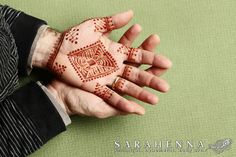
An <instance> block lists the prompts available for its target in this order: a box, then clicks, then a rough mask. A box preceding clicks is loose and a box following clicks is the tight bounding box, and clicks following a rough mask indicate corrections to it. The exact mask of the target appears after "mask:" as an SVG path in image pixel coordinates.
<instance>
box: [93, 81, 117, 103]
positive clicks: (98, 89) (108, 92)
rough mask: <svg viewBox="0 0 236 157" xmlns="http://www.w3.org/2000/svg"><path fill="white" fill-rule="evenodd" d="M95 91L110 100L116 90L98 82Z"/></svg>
mask: <svg viewBox="0 0 236 157" xmlns="http://www.w3.org/2000/svg"><path fill="white" fill-rule="evenodd" d="M93 93H94V94H95V95H97V96H99V97H100V98H102V99H104V100H109V99H110V98H111V96H112V94H113V93H114V91H112V90H111V89H109V88H108V87H106V86H102V85H100V84H99V83H97V84H96V87H95V90H94V92H93Z"/></svg>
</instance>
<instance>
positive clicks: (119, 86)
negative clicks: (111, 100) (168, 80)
mask: <svg viewBox="0 0 236 157" xmlns="http://www.w3.org/2000/svg"><path fill="white" fill-rule="evenodd" d="M113 88H114V89H115V90H118V91H119V92H122V93H124V94H127V95H130V96H132V97H134V98H136V99H139V100H141V101H144V102H147V103H150V104H156V103H157V101H158V98H157V96H156V95H154V94H152V93H150V92H148V91H147V90H144V89H143V88H141V87H139V86H137V85H136V84H134V83H132V82H130V81H127V80H125V79H123V78H119V79H118V80H117V81H116V82H115V85H114V87H113ZM131 89H132V90H131Z"/></svg>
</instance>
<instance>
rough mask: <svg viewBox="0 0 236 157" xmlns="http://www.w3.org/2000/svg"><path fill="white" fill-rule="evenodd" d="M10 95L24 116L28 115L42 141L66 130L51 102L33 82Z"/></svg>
mask: <svg viewBox="0 0 236 157" xmlns="http://www.w3.org/2000/svg"><path fill="white" fill-rule="evenodd" d="M11 97H12V98H13V99H14V101H15V102H16V104H17V105H18V106H19V108H20V109H21V110H22V111H23V113H24V114H25V116H27V117H30V118H31V119H32V121H33V122H34V123H35V126H36V130H38V134H39V137H40V138H41V139H42V141H43V142H44V143H46V142H47V141H48V140H49V139H51V138H53V137H54V136H56V135H57V134H59V133H61V132H62V131H65V130H66V127H65V124H64V122H63V120H62V118H61V116H60V115H59V113H58V112H57V110H56V109H55V107H54V106H53V104H52V102H51V101H50V99H49V98H48V97H47V95H46V94H45V93H44V92H43V90H42V89H41V88H40V87H39V86H38V85H37V84H36V83H35V82H30V83H29V84H27V85H26V86H24V87H22V88H20V89H19V90H17V91H16V92H14V93H13V94H12V95H11Z"/></svg>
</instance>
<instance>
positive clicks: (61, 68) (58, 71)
mask: <svg viewBox="0 0 236 157" xmlns="http://www.w3.org/2000/svg"><path fill="white" fill-rule="evenodd" d="M65 70H66V66H65V65H62V64H59V63H57V62H56V63H55V64H54V65H53V67H52V71H53V72H54V73H55V74H57V75H58V76H61V75H62V74H63V72H65Z"/></svg>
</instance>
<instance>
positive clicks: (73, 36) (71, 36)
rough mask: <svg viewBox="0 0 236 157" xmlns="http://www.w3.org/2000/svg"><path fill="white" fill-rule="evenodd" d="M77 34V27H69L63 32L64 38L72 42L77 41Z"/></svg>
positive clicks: (75, 42)
mask: <svg viewBox="0 0 236 157" xmlns="http://www.w3.org/2000/svg"><path fill="white" fill-rule="evenodd" d="M78 35H79V29H78V28H71V29H70V30H69V31H68V32H66V34H65V39H66V40H68V41H69V42H71V43H72V44H77V43H78Z"/></svg>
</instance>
